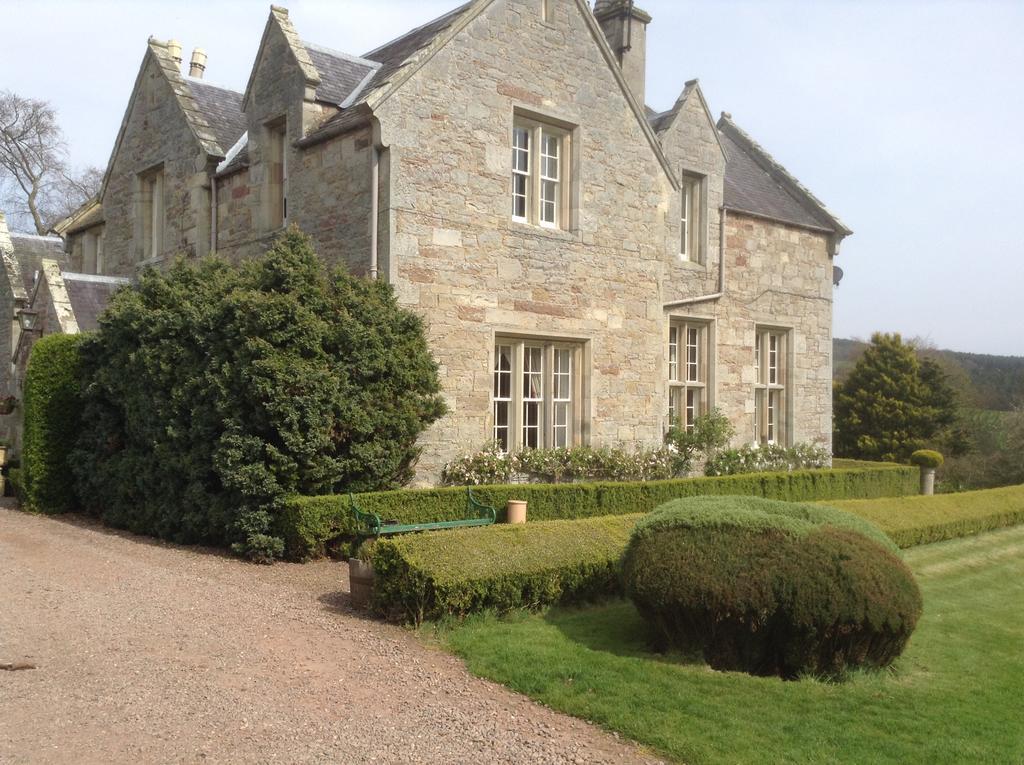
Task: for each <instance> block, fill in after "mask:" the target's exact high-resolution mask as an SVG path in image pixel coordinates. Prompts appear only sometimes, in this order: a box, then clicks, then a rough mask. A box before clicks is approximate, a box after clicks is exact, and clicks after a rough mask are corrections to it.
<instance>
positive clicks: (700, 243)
mask: <svg viewBox="0 0 1024 765" xmlns="http://www.w3.org/2000/svg"><path fill="white" fill-rule="evenodd" d="M680 194H681V196H682V200H681V204H680V216H679V257H680V258H682V259H683V260H688V261H690V262H691V263H703V262H704V225H705V223H704V221H705V215H704V201H705V196H704V178H703V177H701V176H696V175H689V174H686V173H684V174H683V184H682V190H681V192H680Z"/></svg>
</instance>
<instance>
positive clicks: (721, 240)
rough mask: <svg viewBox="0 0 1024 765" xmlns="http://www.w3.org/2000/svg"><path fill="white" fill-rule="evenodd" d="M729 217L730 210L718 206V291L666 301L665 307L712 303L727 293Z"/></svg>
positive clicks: (723, 206)
mask: <svg viewBox="0 0 1024 765" xmlns="http://www.w3.org/2000/svg"><path fill="white" fill-rule="evenodd" d="M727 218H728V212H727V211H726V209H725V205H722V206H721V207H719V208H718V220H719V224H718V292H712V293H711V294H710V295H700V296H698V297H692V298H686V299H685V300H674V301H673V302H671V303H665V306H664V307H665V308H681V307H683V306H687V305H694V304H695V303H710V302H711V301H712V300H718V299H719V298H720V297H722V296H723V295H724V294H725V223H726V220H727Z"/></svg>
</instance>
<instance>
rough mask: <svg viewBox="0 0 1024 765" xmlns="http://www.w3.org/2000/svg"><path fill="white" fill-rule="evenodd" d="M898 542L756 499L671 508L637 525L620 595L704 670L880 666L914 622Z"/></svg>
mask: <svg viewBox="0 0 1024 765" xmlns="http://www.w3.org/2000/svg"><path fill="white" fill-rule="evenodd" d="M896 553H897V549H896V547H895V545H893V544H892V542H891V541H890V540H888V539H887V538H886V537H885V536H884V534H882V532H880V531H879V530H877V529H874V528H872V527H871V526H870V524H868V523H866V522H865V521H864V520H863V519H860V518H857V517H855V516H853V515H850V514H848V513H844V512H841V511H837V510H833V509H831V508H824V507H816V506H813V505H802V506H801V505H797V504H791V503H785V502H777V501H771V500H764V499H757V498H753V497H700V498H693V499H682V500H677V501H675V502H670V503H668V504H666V505H664V506H663V507H661V508H659V509H658V510H657V511H655V512H654V513H653V514H651V515H649V516H647V517H646V518H644V519H643V520H641V521H640V522H639V523H638V524H637V526H636V528H635V530H634V532H633V535H632V538H631V540H630V543H629V547H628V549H627V550H626V553H625V556H624V559H623V580H624V583H625V590H626V594H627V595H628V596H629V597H630V598H631V599H632V600H633V602H634V604H635V605H636V606H637V610H638V611H639V612H640V614H641V615H642V616H643V617H644V618H645V620H646V621H647V622H648V623H649V624H650V625H651V626H652V628H653V630H654V638H655V642H656V645H657V647H659V648H660V649H662V650H664V649H679V650H683V651H686V652H689V651H694V650H698V651H700V652H701V653H702V654H703V656H704V658H705V660H706V661H707V662H708V664H710V665H711V666H712V667H713V668H715V669H719V670H740V671H744V672H749V673H752V674H756V675H778V676H780V677H784V678H791V679H792V678H796V677H798V676H800V675H801V674H803V673H810V674H815V675H841V674H843V673H844V672H845V671H846V670H848V669H851V668H856V667H873V668H878V667H885V666H888V665H889V664H890V663H892V661H893V660H894V659H895V658H896V657H897V656H899V654H900V653H901V652H902V650H903V648H904V646H905V645H906V642H907V640H908V639H909V638H910V635H911V634H912V633H913V631H914V627H915V626H916V624H917V620H918V618H919V617H920V615H921V609H922V602H921V593H920V591H919V590H918V588H917V584H916V583H915V581H914V578H913V575H912V574H911V573H910V570H909V569H908V568H907V567H906V565H905V564H904V563H903V562H902V561H901V560H900V559H899V558H898V557H897V554H896Z"/></svg>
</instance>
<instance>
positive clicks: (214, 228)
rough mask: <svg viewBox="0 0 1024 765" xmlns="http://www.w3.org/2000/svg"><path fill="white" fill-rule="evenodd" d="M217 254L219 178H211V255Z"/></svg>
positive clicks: (214, 176) (213, 176)
mask: <svg viewBox="0 0 1024 765" xmlns="http://www.w3.org/2000/svg"><path fill="white" fill-rule="evenodd" d="M216 252H217V176H216V175H211V176H210V254H211V255H213V254H214V253H216Z"/></svg>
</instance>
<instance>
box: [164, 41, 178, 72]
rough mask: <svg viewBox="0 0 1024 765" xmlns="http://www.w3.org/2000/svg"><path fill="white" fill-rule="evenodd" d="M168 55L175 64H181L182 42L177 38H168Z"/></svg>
mask: <svg viewBox="0 0 1024 765" xmlns="http://www.w3.org/2000/svg"><path fill="white" fill-rule="evenodd" d="M167 55H169V56H170V57H171V60H172V61H174V63H175V64H177V65H178V66H181V43H180V42H178V41H177V40H168V42H167Z"/></svg>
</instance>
